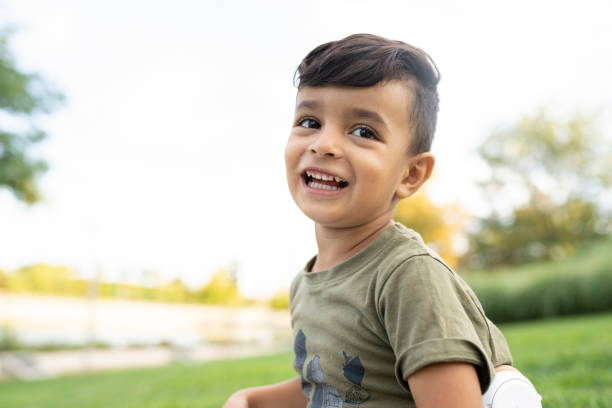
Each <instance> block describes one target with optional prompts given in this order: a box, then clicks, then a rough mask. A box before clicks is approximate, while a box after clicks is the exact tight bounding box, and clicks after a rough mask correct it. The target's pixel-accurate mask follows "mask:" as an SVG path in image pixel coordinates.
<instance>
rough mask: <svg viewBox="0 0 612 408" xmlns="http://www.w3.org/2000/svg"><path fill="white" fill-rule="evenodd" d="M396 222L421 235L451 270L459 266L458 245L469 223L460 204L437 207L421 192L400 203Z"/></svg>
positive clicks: (396, 211)
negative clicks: (461, 234) (465, 224)
mask: <svg viewBox="0 0 612 408" xmlns="http://www.w3.org/2000/svg"><path fill="white" fill-rule="evenodd" d="M393 219H394V220H395V221H397V222H399V223H402V224H404V225H405V226H407V227H408V228H412V229H413V230H415V231H417V232H418V233H419V234H420V235H421V237H423V240H424V241H425V243H427V244H428V245H429V246H430V247H432V248H433V249H434V250H435V251H436V252H437V253H438V254H440V256H441V257H442V258H443V259H444V260H445V261H446V262H447V263H448V264H449V265H450V266H451V267H455V266H456V265H457V263H458V260H459V256H460V254H459V253H458V251H457V250H456V245H455V242H456V240H457V239H458V237H459V235H460V233H461V232H462V231H463V226H464V223H465V221H466V215H465V213H464V212H463V211H462V210H461V208H460V207H459V205H458V204H451V205H446V206H437V205H435V204H434V203H432V202H431V200H430V199H429V197H428V196H427V194H426V192H419V193H417V194H416V195H414V196H412V197H410V198H407V199H404V200H401V201H400V202H399V203H398V205H397V208H396V209H395V214H394V216H393Z"/></svg>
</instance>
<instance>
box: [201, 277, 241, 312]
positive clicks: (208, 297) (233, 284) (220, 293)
mask: <svg viewBox="0 0 612 408" xmlns="http://www.w3.org/2000/svg"><path fill="white" fill-rule="evenodd" d="M197 298H198V300H200V301H201V302H202V303H212V304H216V305H230V306H235V305H239V304H240V303H242V302H243V300H244V298H243V297H242V295H241V294H240V291H239V290H238V282H237V280H236V276H235V273H234V272H233V271H231V270H228V269H224V268H219V269H217V270H216V271H215V273H214V274H213V276H212V278H211V279H210V282H208V284H207V285H206V286H204V287H203V288H202V290H200V291H199V292H198V293H197Z"/></svg>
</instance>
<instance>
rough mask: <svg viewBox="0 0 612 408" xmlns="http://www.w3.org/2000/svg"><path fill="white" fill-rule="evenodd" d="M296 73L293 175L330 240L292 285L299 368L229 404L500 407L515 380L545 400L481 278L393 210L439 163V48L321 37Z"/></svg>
mask: <svg viewBox="0 0 612 408" xmlns="http://www.w3.org/2000/svg"><path fill="white" fill-rule="evenodd" d="M298 74H299V77H298V81H299V83H298V94H297V100H296V109H295V118H294V121H293V127H292V130H291V133H290V136H289V140H288V142H287V146H286V150H285V164H286V170H287V182H288V185H289V190H290V191H291V195H292V196H293V199H294V200H295V202H296V204H297V205H298V207H299V208H300V209H301V210H302V211H303V212H304V214H306V216H308V217H309V218H310V219H312V220H313V221H314V224H315V236H316V241H317V246H318V253H317V255H316V256H315V257H313V258H312V259H311V260H310V261H309V262H308V263H307V264H306V266H305V267H304V269H303V270H302V271H300V273H299V274H298V275H297V276H296V278H295V279H294V281H293V283H292V286H291V292H290V305H291V319H292V327H293V334H294V352H295V359H294V366H295V369H296V371H297V372H298V374H299V376H298V377H296V378H295V379H293V380H289V381H286V382H283V383H280V384H275V385H270V386H264V387H256V388H252V389H248V390H242V391H239V392H237V393H235V394H234V395H233V396H232V397H231V398H230V399H229V400H228V401H227V403H226V405H225V407H227V408H229V407H282V408H288V407H289V408H291V407H296V408H297V407H300V408H304V407H306V406H308V407H313V408H319V407H326V408H327V407H364V408H367V407H374V408H376V407H381V408H383V407H384V408H387V407H390V408H393V407H408V406H417V407H419V408H429V407H454V408H456V407H459V408H461V407H482V406H483V403H484V404H485V405H486V406H488V407H489V406H493V407H497V406H503V405H499V404H498V405H495V404H494V401H493V398H495V395H498V396H501V395H502V394H504V392H506V395H508V394H507V390H511V393H512V396H511V397H510V399H513V403H515V405H512V406H520V407H539V406H540V405H539V396H538V395H537V393H536V392H535V389H533V386H532V385H531V384H530V383H529V381H528V380H527V379H526V378H525V377H523V376H522V375H521V374H520V373H518V371H516V370H514V369H513V368H512V367H510V365H511V364H512V361H511V357H510V352H509V350H508V346H507V344H506V341H505V339H504V337H503V335H502V334H501V332H500V331H499V330H498V329H497V327H495V325H494V324H493V323H492V322H491V321H489V320H488V319H487V318H486V316H485V314H484V312H483V310H482V307H481V306H480V303H479V302H478V300H477V298H476V296H475V295H474V294H473V292H472V291H471V289H470V288H469V287H468V286H467V285H466V284H465V282H464V281H463V280H462V279H461V278H460V277H459V276H458V275H457V274H456V273H455V272H453V271H452V270H451V269H450V268H449V267H448V266H447V265H446V264H445V263H444V262H443V260H442V259H440V257H439V256H438V255H437V254H435V253H434V252H432V251H431V250H430V249H428V248H427V247H426V246H425V245H424V243H423V241H422V240H421V238H420V236H419V235H418V234H417V233H416V232H414V231H412V230H410V229H408V228H406V227H404V226H402V225H400V224H397V223H395V222H394V221H393V220H392V217H393V212H394V210H395V207H396V205H397V203H398V202H399V200H401V199H403V198H407V197H410V196H411V195H412V194H414V193H415V192H416V191H418V189H419V188H420V187H421V186H422V185H423V183H425V182H426V181H427V180H428V179H429V177H430V176H431V173H432V171H433V168H434V164H435V159H434V156H433V155H432V154H431V153H430V151H429V150H430V146H431V142H432V139H433V134H434V131H435V126H436V117H437V112H438V94H437V84H438V81H439V74H438V71H437V69H436V67H435V65H434V64H433V62H432V61H431V59H430V58H429V56H428V55H427V54H426V53H424V52H423V51H422V50H420V49H418V48H416V47H413V46H410V45H408V44H405V43H402V42H399V41H390V40H387V39H385V38H382V37H378V36H374V35H368V34H358V35H353V36H349V37H347V38H345V39H343V40H340V41H334V42H330V43H326V44H323V45H321V46H319V47H317V48H315V49H314V50H313V51H311V52H310V53H309V54H308V55H307V56H306V57H305V58H304V60H303V61H302V63H301V64H300V66H299V68H298ZM498 371H499V372H500V374H497V375H496V372H498ZM496 381H497V383H496ZM502 383H504V384H505V387H506V388H505V389H504V390H505V391H504V392H502V393H500V392H499V390H502V388H503V384H502ZM508 384H510V385H508ZM487 389H489V392H487V394H485V396H484V397H483V395H482V394H483V393H484V392H485V391H486V390H487ZM521 398H523V399H522V400H521ZM506 400H508V397H506ZM498 401H499V402H501V403H503V402H504V401H502V400H501V398H498ZM521 401H522V402H521Z"/></svg>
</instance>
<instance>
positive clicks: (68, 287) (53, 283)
mask: <svg viewBox="0 0 612 408" xmlns="http://www.w3.org/2000/svg"><path fill="white" fill-rule="evenodd" d="M73 282H74V273H73V271H72V270H70V269H69V268H68V267H66V266H50V265H44V264H36V265H30V266H24V267H22V268H19V269H18V270H17V271H15V273H14V274H12V275H9V276H8V277H7V278H6V288H7V289H8V290H10V291H15V292H23V291H32V292H45V293H64V294H70V293H73V287H74V285H73Z"/></svg>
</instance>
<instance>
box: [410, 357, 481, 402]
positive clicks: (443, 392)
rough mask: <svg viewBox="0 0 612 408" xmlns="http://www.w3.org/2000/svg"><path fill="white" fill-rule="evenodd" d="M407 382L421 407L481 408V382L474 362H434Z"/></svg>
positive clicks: (411, 376)
mask: <svg viewBox="0 0 612 408" xmlns="http://www.w3.org/2000/svg"><path fill="white" fill-rule="evenodd" d="M406 381H407V382H408V385H409V386H410V391H411V392H412V396H413V398H414V401H415V403H416V406H417V407H418V408H434V407H435V408H451V407H452V408H482V395H481V393H480V384H479V382H478V377H477V375H476V369H475V368H474V366H473V365H472V364H469V363H439V364H432V365H429V366H426V367H424V368H422V369H420V370H419V371H417V372H416V373H414V374H412V375H410V377H408V378H407V379H406Z"/></svg>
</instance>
